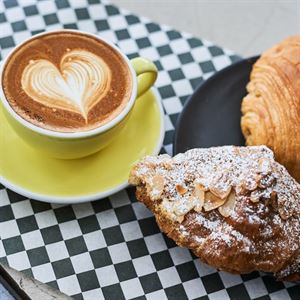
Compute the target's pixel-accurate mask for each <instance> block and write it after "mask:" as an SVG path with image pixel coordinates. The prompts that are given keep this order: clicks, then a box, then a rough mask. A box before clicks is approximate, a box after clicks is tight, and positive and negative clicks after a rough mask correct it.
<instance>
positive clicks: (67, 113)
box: [2, 31, 133, 132]
mask: <svg viewBox="0 0 300 300" xmlns="http://www.w3.org/2000/svg"><path fill="white" fill-rule="evenodd" d="M2 87H3V91H4V94H5V96H6V99H7V101H8V103H9V104H10V106H11V107H12V109H13V110H14V111H15V112H16V113H17V114H18V115H19V116H21V117H22V118H23V119H25V120H26V121H28V122H30V123H32V124H34V125H36V126H39V127H41V128H45V129H48V130H52V131H58V132H81V131H88V130H92V129H95V128H97V127H100V126H102V125H104V124H106V123H107V122H109V121H111V120H112V119H114V118H115V117H116V116H117V115H118V114H119V113H120V112H121V111H122V110H123V109H124V107H125V106H126V104H127V103H128V101H129V99H130V98H131V94H132V88H133V79H132V75H131V71H130V69H129V67H128V64H127V62H126V61H125V59H124V58H123V57H122V55H121V54H120V53H119V52H118V51H117V50H116V49H114V48H113V47H111V46H110V45H109V44H107V43H105V42H104V41H101V40H99V39H97V38H95V37H93V36H90V35H85V34H84V33H80V32H78V33H76V32H68V31H58V32H52V33H48V34H45V35H41V36H37V37H35V38H32V39H31V40H29V41H27V42H26V43H24V44H23V45H22V46H21V47H19V48H17V50H15V51H14V52H13V54H12V55H11V56H10V58H9V60H8V61H7V63H6V64H5V66H4V70H3V76H2Z"/></svg>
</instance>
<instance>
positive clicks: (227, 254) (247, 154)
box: [129, 146, 300, 280]
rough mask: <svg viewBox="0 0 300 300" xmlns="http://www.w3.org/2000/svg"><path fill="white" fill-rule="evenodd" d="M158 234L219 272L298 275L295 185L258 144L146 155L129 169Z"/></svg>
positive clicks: (299, 212) (298, 191) (299, 222)
mask: <svg viewBox="0 0 300 300" xmlns="http://www.w3.org/2000/svg"><path fill="white" fill-rule="evenodd" d="M129 182H130V183H131V184H133V185H135V186H137V188H136V195H137V198H138V200H139V201H141V202H143V203H145V204H146V205H147V206H148V207H149V208H150V209H151V211H152V212H153V213H154V215H155V218H156V221H157V223H158V225H159V227H160V228H161V230H162V231H163V232H165V233H166V234H167V235H168V236H169V237H170V238H172V239H173V240H174V241H175V242H176V243H177V244H178V245H180V246H183V247H187V248H189V249H191V250H192V251H193V252H194V253H195V254H196V255H197V256H198V257H199V258H200V259H201V260H202V261H204V262H206V263H208V264H210V265H212V266H214V267H216V268H218V269H220V270H224V271H228V272H233V273H247V272H252V271H254V270H258V271H264V272H272V273H274V274H275V275H276V276H277V277H278V278H279V279H286V280H300V184H298V183H297V182H296V181H295V180H294V179H293V178H292V177H291V176H290V175H289V174H288V172H287V171H286V169H285V168H284V167H283V166H282V165H280V164H279V163H277V162H276V161H275V160H274V157H273V153H272V151H270V150H269V149H268V148H266V147H264V146H256V147H255V146H254V147H234V146H224V147H213V148H209V149H192V150H189V151H187V152H186V153H184V154H178V155H176V156H175V157H173V158H171V157H170V156H168V155H161V156H156V157H151V156H148V157H146V158H144V159H143V160H142V161H140V162H138V163H137V164H136V165H135V166H134V167H133V169H132V170H131V173H130V177H129Z"/></svg>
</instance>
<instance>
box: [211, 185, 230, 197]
mask: <svg viewBox="0 0 300 300" xmlns="http://www.w3.org/2000/svg"><path fill="white" fill-rule="evenodd" d="M209 190H210V192H212V193H213V194H214V195H215V196H217V197H218V198H221V199H225V198H227V197H228V195H229V194H230V191H231V186H230V185H228V186H224V187H222V189H220V188H216V187H211V188H210V189H209Z"/></svg>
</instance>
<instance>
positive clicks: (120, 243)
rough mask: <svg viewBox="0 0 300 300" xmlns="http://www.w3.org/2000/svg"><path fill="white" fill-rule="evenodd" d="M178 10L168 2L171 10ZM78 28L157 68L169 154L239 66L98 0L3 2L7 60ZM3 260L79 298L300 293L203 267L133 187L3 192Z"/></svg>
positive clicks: (258, 277)
mask: <svg viewBox="0 0 300 300" xmlns="http://www.w3.org/2000/svg"><path fill="white" fill-rule="evenodd" d="M170 5H171V4H170ZM59 28H75V29H81V30H85V31H88V32H93V33H97V34H99V35H101V36H103V37H105V38H107V39H109V40H110V41H112V42H114V43H116V44H117V45H118V46H119V47H120V48H121V49H122V50H123V52H124V53H126V54H127V55H128V56H129V58H133V57H135V56H144V57H148V58H150V59H151V60H153V61H154V62H155V64H156V65H157V67H158V69H159V77H158V81H157V83H156V87H157V88H158V91H159V93H160V95H161V98H162V102H163V106H164V109H165V123H166V136H165V140H164V147H163V149H162V152H168V153H171V152H172V145H171V143H172V138H173V131H174V125H175V122H176V119H177V117H178V114H179V113H180V111H181V110H182V106H183V104H184V102H185V101H186V99H187V97H188V96H189V95H190V94H191V93H192V92H193V90H194V89H195V87H196V86H197V85H198V84H199V83H200V82H201V81H203V80H205V79H206V78H208V77H209V76H211V75H212V74H213V73H214V72H216V71H217V70H219V69H221V68H223V67H224V66H226V65H229V64H230V63H231V62H233V61H235V60H237V59H238V57H237V56H235V55H233V53H231V52H230V51H228V50H224V49H222V48H219V47H217V46H215V45H213V44H212V43H210V42H208V41H206V40H199V39H196V38H194V37H192V36H191V35H189V34H187V33H180V32H178V31H175V30H173V29H171V28H169V27H168V26H165V25H163V26H162V25H158V24H156V23H153V22H151V21H150V20H148V19H146V18H140V17H137V16H135V15H132V14H131V13H129V12H128V11H125V10H120V9H118V8H117V7H115V6H113V5H110V4H109V3H108V2H107V1H101V3H100V1H99V0H56V1H36V0H19V1H17V0H7V1H4V2H0V47H1V54H0V59H2V58H4V57H5V56H6V55H7V53H8V52H9V51H10V50H11V48H12V47H14V46H15V45H17V44H18V43H20V42H21V41H22V40H23V39H24V38H27V37H29V36H31V35H33V34H36V33H38V32H41V31H45V30H52V29H59ZM0 237H1V239H0V262H2V263H7V264H8V265H9V266H11V267H13V268H15V269H17V270H21V271H23V272H25V273H27V274H30V275H31V276H33V277H35V278H36V279H38V280H40V281H42V282H45V283H48V284H49V285H51V286H53V287H56V288H58V289H60V290H61V291H62V292H64V293H66V294H68V295H72V296H74V297H75V299H83V298H84V299H103V298H105V299H124V298H126V299H131V298H136V299H166V298H169V299H195V298H197V299H230V298H231V299H299V297H300V287H299V286H297V285H295V284H291V283H285V282H283V283H282V282H276V281H275V280H274V279H273V278H272V277H270V276H267V275H264V274H259V273H252V274H249V275H241V276H239V275H230V274H228V273H224V272H217V271H216V270H215V269H213V268H211V267H208V266H207V265H204V264H202V263H201V262H199V260H198V259H196V257H195V256H194V255H193V254H192V253H191V252H189V251H188V250H187V249H183V248H179V247H177V246H176V245H175V243H174V242H173V241H171V240H169V239H168V238H167V237H166V236H165V235H163V234H162V233H161V232H160V231H159V228H158V227H157V225H156V223H155V220H154V217H153V216H152V214H151V213H150V212H149V211H148V210H147V209H146V208H145V206H144V205H143V204H141V203H139V202H137V201H136V198H135V196H134V190H133V189H132V188H129V189H127V190H123V191H121V192H120V193H118V194H116V195H113V196H111V197H109V198H106V199H103V200H99V201H95V202H91V203H85V204H80V205H73V206H59V205H51V204H46V203H41V202H37V201H34V200H29V199H26V198H25V197H23V196H20V195H18V194H16V193H14V192H12V191H10V190H8V189H5V188H4V187H3V186H1V185H0Z"/></svg>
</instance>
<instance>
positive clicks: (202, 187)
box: [194, 182, 209, 192]
mask: <svg viewBox="0 0 300 300" xmlns="http://www.w3.org/2000/svg"><path fill="white" fill-rule="evenodd" d="M194 185H195V188H197V189H198V190H201V191H204V192H207V191H208V190H209V189H208V187H206V186H205V185H204V184H202V183H200V182H195V184H194Z"/></svg>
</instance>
